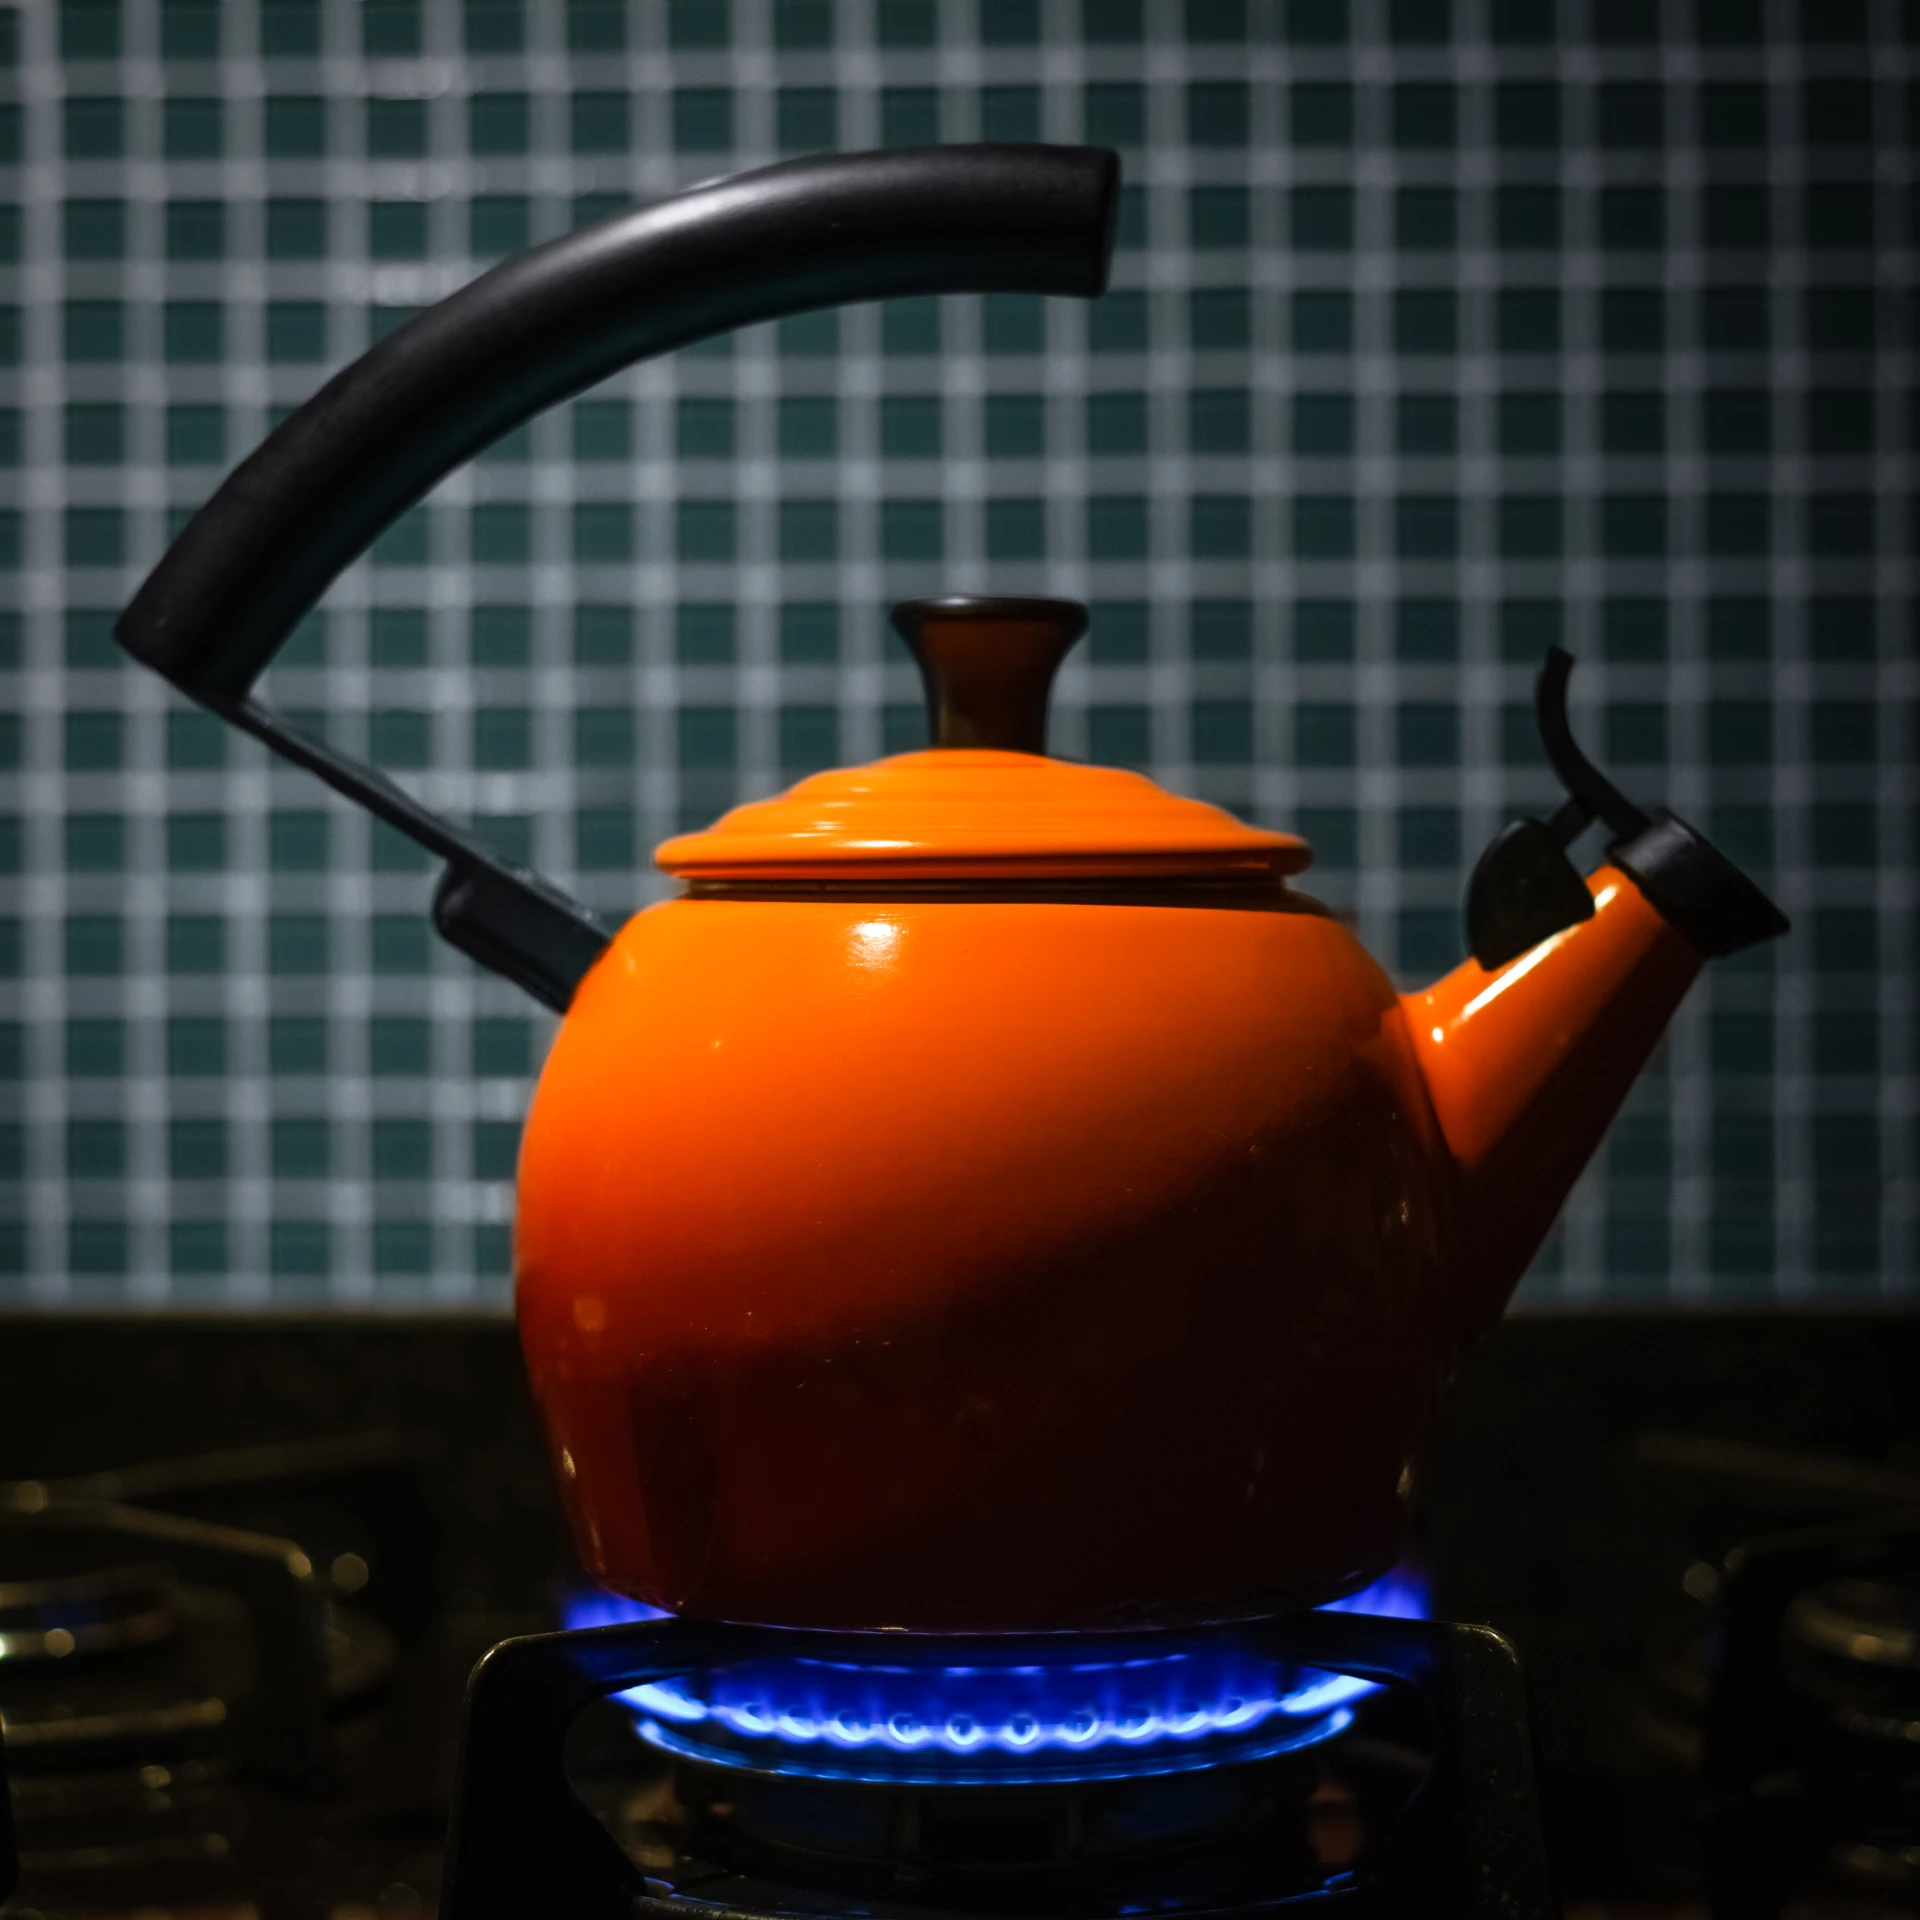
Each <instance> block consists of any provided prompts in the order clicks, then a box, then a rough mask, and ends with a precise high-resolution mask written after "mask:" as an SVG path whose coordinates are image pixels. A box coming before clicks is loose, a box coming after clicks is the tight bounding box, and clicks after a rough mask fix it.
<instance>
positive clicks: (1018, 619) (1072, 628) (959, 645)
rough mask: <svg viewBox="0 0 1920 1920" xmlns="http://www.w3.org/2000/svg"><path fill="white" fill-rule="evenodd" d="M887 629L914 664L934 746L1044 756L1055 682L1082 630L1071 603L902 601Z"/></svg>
mask: <svg viewBox="0 0 1920 1920" xmlns="http://www.w3.org/2000/svg"><path fill="white" fill-rule="evenodd" d="M893 629H894V631H895V632H896V633H897V634H899V636H900V638H901V639H902V640H904V641H905V642H906V643H907V646H908V647H909V648H910V649H911V651H912V653H913V657H914V659H915V660H916V661H917V662H918V663H919V666H920V678H921V679H922V681H924V682H925V684H926V690H927V733H928V737H929V740H930V742H931V744H932V745H934V746H936V747H992V748H998V749H999V750H1000V751H1002V752H1006V753H1045V752H1046V750H1047V699H1048V696H1049V694H1051V692H1052V690H1053V676H1054V674H1055V673H1056V672H1057V671H1058V670H1059V666H1060V662H1061V661H1062V660H1064V659H1065V658H1066V657H1067V653H1068V651H1069V650H1070V649H1071V647H1072V646H1073V643H1074V642H1075V641H1076V640H1078V639H1079V638H1080V636H1081V635H1082V634H1083V633H1085V632H1086V630H1087V610H1086V608H1085V607H1083V606H1081V605H1080V603H1079V602H1078V601H1077V600H1013V599H1001V598H991V597H987V596H983V595H974V594H950V595H948V596H947V597H945V598H944V599H939V600H903V601H901V602H900V604H899V605H898V606H896V607H895V608H894V610H893Z"/></svg>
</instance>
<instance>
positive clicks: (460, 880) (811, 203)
mask: <svg viewBox="0 0 1920 1920" xmlns="http://www.w3.org/2000/svg"><path fill="white" fill-rule="evenodd" d="M1118 191H1119V161H1118V159H1117V157H1116V156H1115V155H1114V154H1112V153H1110V152H1107V151H1106V150H1104V149H1102V148H1093V147H1051V146H1010V145H1009V146H971V147H919V148H905V149H900V150H896V151H892V152H884V153H861V154H837V155H830V156H827V157H824V158H820V159H810V160H796V161H791V162H789V163H787V164H785V165H782V166H776V167H767V168H764V169H762V170H760V171H758V172H755V173H745V174H739V175H736V176H735V177H733V178H732V179H728V180H720V181H716V182H713V183H711V184H709V185H706V186H700V187H693V188H690V189H688V190H687V191H686V192H684V193H680V194H676V195H674V196H672V197H671V198H669V199H666V200H662V201H658V202H656V203H655V204H653V205H651V206H647V207H642V208H639V209H636V210H635V211H634V212H631V213H626V214H621V215H618V216H617V217H615V218H614V219H612V220H608V221H605V222H603V223H602V224H601V225H599V226H595V227H588V228H586V229H584V230H583V231H581V232H579V233H575V234H570V235H568V236H567V237H566V238H565V239H562V240H556V241H554V242H553V243H552V244H550V245H548V246H545V247H539V248H536V249H534V250H533V251H532V252H530V253H526V254H522V255H520V256H519V257H518V258H516V259H513V260H509V261H507V262H506V263H505V264H503V265H501V266H499V267H496V268H494V269H493V271H492V272H490V273H487V274H483V275H482V276H481V277H480V278H479V279H478V280H475V281H474V282H472V283H471V284H470V285H468V286H466V287H463V288H461V289H460V291H459V292H457V293H454V294H450V295H449V296H448V297H447V298H446V299H445V300H442V301H441V302H440V303H439V304H438V305H437V306H433V307H429V308H428V309H427V311H426V312H424V313H422V314H419V315H417V316H416V317H415V318H414V319H413V320H411V321H409V322H408V323H407V325H406V326H404V327H402V328H401V329H400V330H399V331H398V332H396V333H394V334H391V335H389V336H388V338H386V339H385V340H383V341H381V342H380V343H379V344H378V345H377V346H374V347H372V348H370V349H369V350H368V351H367V352H366V353H364V354H363V355H361V357H360V358H359V359H358V360H356V361H355V362H354V363H353V364H352V365H351V366H349V367H347V368H345V369H343V370H342V371H341V372H340V373H337V374H336V375H335V376H334V377H333V378H332V379H331V380H329V381H328V382H327V384H326V385H325V386H324V387H322V388H321V389H320V391H319V392H318V393H317V394H315V395H314V396H313V398H312V399H311V400H309V401H308V402H307V403H306V404H305V405H304V406H302V407H301V408H300V409H299V410H298V411H297V412H295V413H294V414H292V415H291V416H290V417H289V418H288V419H287V420H285V421H284V422H282V424H281V425H280V426H279V427H278V428H276V429H275V431H274V432H273V433H272V434H271V435H270V436H269V437H268V438H267V439H266V440H265V441H264V442H263V443H262V444H261V445H260V446H259V447H258V448H257V449H255V451H254V452H253V453H252V454H250V455H249V456H248V457H247V459H245V460H244V461H242V462H241V464H240V465H239V466H238V467H237V468H236V469H235V470H234V471H233V472H232V473H231V474H230V475H229V476H228V477H227V479H226V480H225V481H224V482H223V483H222V485H221V487H220V489H219V491H218V492H217V493H215V495H214V496H213V498H212V499H211V500H209V501H208V502H207V504H206V505H205V506H204V507H202V508H201V509H200V511H199V512H198V513H197V514H195V515H194V517H193V519H192V520H191V521H189V522H188V524H187V526H186V527H185V529H184V530H183V531H182V532H181V534H180V536H179V538H178V539H176V540H175V541H174V543H173V545H172V546H171V547H170V548H169V549H168V551H167V552H166V553H165V554H164V555H163V556H162V558H161V560H160V564H159V565H158V566H156V567H155V568H154V570H153V572H152V573H151V574H149V575H148V577H147V579H146V581H145V582H144V583H143V584H142V586H141V588H140V590H139V592H138V593H137V594H135V595H134V598H133V600H132V602H131V604H130V605H129V606H128V607H127V609H126V611H125V612H124V613H122V614H121V616H120V619H119V621H118V622H117V623H116V625H115V628H114V632H115V635H116V637H117V638H118V639H119V641H120V644H121V645H122V646H123V647H125V648H126V649H127V651H128V652H129V653H131V654H132V655H133V656H134V657H135V658H136V659H138V660H141V661H143V662H145V664H146V665H148V666H150V667H152V668H154V669H155V670H156V671H157V672H159V673H161V674H163V675H165V676H166V678H167V679H169V680H171V681H172V682H173V683H174V685H175V686H177V687H179V688H180V689H181V690H182V691H183V692H185V693H188V694H190V695H192V696H193V698H195V699H196V700H199V701H202V702H204V703H205V704H206V705H207V706H209V707H211V708H212V709H213V710H214V711H215V712H217V713H220V714H222V715H223V716H224V717H226V718H227V719H229V720H232V721H233V722H234V723H235V724H236V725H238V726H241V727H244V728H245V729H246V730H247V731H248V732H250V733H252V734H254V735H255V736H256V737H257V738H259V739H260V740H262V741H264V742H265V743H266V745H268V746H269V747H271V748H273V749H274V751H276V752H278V753H281V754H283V755H285V756H286V757H288V758H291V759H294V760H296V761H298V762H299V763H300V764H301V765H304V766H306V767H307V768H308V769H309V770H310V771H312V772H314V773H317V774H318V775H319V776H320V777H321V778H322V779H324V780H325V781H327V783H328V784H329V785H331V786H332V787H334V788H335V789H336V790H337V791H339V792H341V793H343V794H345V795H347V796H348V797H349V798H350V799H354V800H357V801H358V802H359V803H360V804H361V805H363V806H366V807H369V808H370V809H371V810H372V811H374V812H375V813H376V814H377V815H379V817H381V818H382V819H384V820H386V821H387V822H388V823H389V824H390V825H392V826H394V827H397V828H398V829H399V830H400V831H401V832H403V833H406V834H409V835H410V836H411V837H413V838H414V839H416V840H418V841H419V842H420V843H421V844H422V845H424V846H426V847H428V848H429V849H431V850H432V851H433V852H435V853H437V854H439V855H440V856H441V857H442V858H443V859H445V860H446V861H447V862H448V865H449V872H448V876H447V879H446V880H445V882H444V883H443V884H442V887H441V890H440V894H439V896H438V899H437V900H436V904H435V915H434V918H435V924H436V925H437V926H438V927H439V929H440V931H441V933H442V934H443V935H445V936H446V937H447V938H448V939H450V940H452V941H453V942H454V944H455V945H457V946H460V947H462V948H464V949H465V950H466V951H467V952H468V953H470V954H471V955H472V956H473V957H474V958H475V959H477V960H479V961H480V962H481V964H482V965H484V966H488V967H492V968H493V969H495V970H496V971H498V972H502V973H505V974H506V975H507V976H508V977H509V978H510V979H513V980H515V981H516V982H517V983H518V984H520V985H521V986H524V987H526V988H527V989H528V991H529V992H531V993H533V994H535V995H536V996H537V997H538V998H540V999H543V1000H545V1001H546V1002H547V1003H548V1004H549V1005H552V1006H554V1007H557V1008H560V1009H564V1008H565V1007H566V1005H567V1002H568V1001H569V1000H570V998H571V997H572V992H573V988H574V987H575V985H576V984H577V983H578V981H579V979H580V977H581V975H582V974H583V973H584V972H585V971H586V969H587V967H589V966H591V965H592V963H593V960H594V958H595V957H596V956H597V955H598V953H599V952H600V950H601V949H602V948H603V947H604V945H605V943H606V941H607V939H608V938H609V935H608V932H607V929H606V928H604V927H603V926H602V925H601V924H600V923H599V921H598V920H596V919H595V918H594V916H593V915H592V914H590V913H589V912H588V911H587V910H586V909H585V908H584V907H582V906H580V905H579V904H578V903H577V902H574V901H571V900H569V899H567V897H566V896H565V895H564V894H562V893H560V892H559V891H558V890H557V889H555V888H553V887H552V886H550V885H548V884H546V883H544V882H541V881H539V880H538V879H537V878H536V877H535V876H533V875H530V874H528V873H526V872H525V871H524V870H523V869H520V868H518V867H515V866H513V865H512V864H511V863H509V862H506V861H503V860H501V859H499V858H498V857H497V856H495V855H494V854H492V853H490V852H489V851H487V849H485V848H484V847H482V846H480V845H479V844H478V843H477V842H475V841H474V840H472V839H471V838H470V837H469V836H467V835H466V834H464V833H462V832H460V831H459V830H458V829H457V828H455V827H453V826H452V825H450V824H449V823H448V822H446V821H444V820H441V819H439V818H438V817H437V816H436V815H434V814H432V813H431V812H429V811H428V810H427V809H426V808H424V807H422V806H420V805H419V804H418V803H417V802H415V801H413V800H412V799H411V798H410V796H408V795H406V794H404V793H402V792H400V790H399V789H398V788H396V787H394V786H392V785H391V783H389V782H387V781H384V780H382V779H381V778H380V777H379V776H378V775H376V774H374V773H373V772H372V771H371V770H370V769H368V768H366V767H363V766H360V765H359V764H358V763H357V762H355V761H353V760H351V759H350V758H348V757H347V756H346V755H344V754H341V753H339V752H337V751H335V750H334V749H333V748H331V747H329V746H327V745H325V744H324V743H322V742H319V741H315V740H310V739H305V738H303V737H302V736H300V735H298V734H296V733H295V732H294V731H293V730H292V729H291V728H288V727H287V726H286V725H285V724H284V723H283V722H282V721H280V720H279V719H278V718H277V717H276V716H275V715H273V714H272V713H271V712H270V711H269V710H268V709H266V708H265V707H263V706H261V705H260V704H259V703H257V702H255V701H252V700H249V699H248V697H247V695H248V690H249V689H250V688H251V686H252V685H253V682H254V680H255V679H256V678H257V677H258V676H259V674H260V673H261V672H262V670H263V669H264V668H265V667H266V665H267V663H268V661H269V660H271V659H272V658H273V655H274V653H275V651H276V650H277V649H278V648H279V647H280V645H281V643H282V642H283V641H284V640H285V639H286V637H287V635H288V634H289V633H291V632H292V630H293V628H294V627H295V625H296V624H297V623H298V622H299V620H300V618H301V616H302V615H303V614H305V613H306V612H307V610H308V609H309V608H310V607H311V606H312V605H313V604H314V602H315V601H316V600H318V599H319V597H320V595H321V594H322V593H324V592H325V591H326V588H327V586H328V585H329V584H330V583H331V581H332V580H333V578H334V577H335V575H337V574H338V573H339V572H340V571H341V569H342V568H344V567H345V566H347V565H348V564H349V562H351V561H352V560H354V559H355V558H356V557H357V556H358V555H359V554H360V553H361V552H363V551H364V550H365V549H366V548H367V547H368V546H369V545H370V544H371V543H372V541H373V540H374V539H375V538H376V537H377V536H378V535H379V534H380V532H381V531H382V530H383V529H384V528H386V527H387V526H389V525H390V524H391V523H392V522H393V521H394V520H395V519H397V518H398V517H399V516H400V514H402V513H403V512H404V511H405V510H406V509H407V508H408V507H409V506H411V505H412V504H413V503H414V502H415V501H416V500H418V499H419V498H420V497H421V496H422V495H423V494H424V493H426V492H427V490H428V489H429V488H430V487H431V486H433V484H434V483H435V482H436V481H437V480H439V479H441V478H442V477H443V476H444V475H446V474H447V473H449V472H451V471H452V470H453V469H454V468H455V467H457V466H459V465H460V464H461V463H462V462H463V461H465V460H467V459H469V458H471V457H472V456H473V455H474V454H476V453H478V452H479V451H480V450H481V449H482V448H484V447H486V446H488V445H489V444H490V443H491V442H493V441H494V440H497V439H498V438H499V437H500V436H501V435H502V434H504V433H507V432H510V431H511V430H512V429H513V428H514V427H516V426H518V425H519V424H520V423H521V422H522V421H524V420H527V419H529V418H531V417H532V416H533V415H534V414H536V413H538V412H540V411H542V410H543V409H544V408H546V407H549V406H552V405H553V404H554V403H555V402H557V401H560V400H564V399H566V398H567V397H568V396H569V395H572V394H575V393H578V392H580V391H581V390H582V389H584V388H586V387H589V386H592V385H593V384H594V383H595V382H596V381H599V380H603V379H605V378H606V377H607V375H609V374H611V373H614V372H616V371H618V369H620V368H621V367H624V366H627V365H629V364H630V363H631V362H633V361H635V360H640V359H644V358H646V357H648V356H650V355H653V354H659V353H665V352H668V351H669V350H670V349H672V348H675V347H682V346H686V345H688V344H689V343H690V342H693V341H696V340H702V339H706V338H708V337H709V336H711V335H713V334H717V333H725V332H728V331H730V330H731V329H733V328H735V327H740V326H746V325H749V324H751V323H753V322H756V321H762V320H772V319H777V318H779V317H780V316H782V315H785V314H791V313H800V312H804V311H806V310H807V309H809V308H814V307H823V306H835V305H840V304H843V303H846V302H851V301H860V300H879V299H887V298H893V297H898V296H900V295H904V294H925V293H985V292H1005V291H1016V292H1030V293H1057V294H1077V295H1080V296H1081V297H1083V298H1091V297H1092V296H1094V295H1096V294H1098V293H1099V292H1101V291H1102V289H1103V288H1104V287H1105V285H1106V278H1107V267H1108V262H1109V258H1110V256H1111V253H1112V248H1113V230H1114V217H1115V210H1116V207H1117V205H1118Z"/></svg>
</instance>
